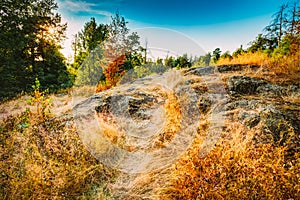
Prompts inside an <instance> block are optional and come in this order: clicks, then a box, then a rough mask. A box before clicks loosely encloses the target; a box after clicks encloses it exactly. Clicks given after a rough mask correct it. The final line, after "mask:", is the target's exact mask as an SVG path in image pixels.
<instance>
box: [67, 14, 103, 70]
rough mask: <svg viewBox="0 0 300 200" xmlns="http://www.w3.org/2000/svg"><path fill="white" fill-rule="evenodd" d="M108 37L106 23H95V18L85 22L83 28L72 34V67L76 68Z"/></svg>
mask: <svg viewBox="0 0 300 200" xmlns="http://www.w3.org/2000/svg"><path fill="white" fill-rule="evenodd" d="M107 38H108V25H106V24H99V25H98V24H97V22H96V20H95V18H91V20H90V21H89V22H87V23H85V25H84V28H83V30H81V31H80V32H78V33H77V34H76V35H75V36H74V41H73V42H72V47H73V51H74V63H73V67H74V68H75V69H78V68H79V67H80V66H81V65H82V64H83V61H84V60H85V59H86V57H87V56H88V55H90V54H91V52H92V51H94V50H95V49H96V48H97V47H98V48H99V45H100V44H102V43H103V42H104V41H105V40H106V39H107Z"/></svg>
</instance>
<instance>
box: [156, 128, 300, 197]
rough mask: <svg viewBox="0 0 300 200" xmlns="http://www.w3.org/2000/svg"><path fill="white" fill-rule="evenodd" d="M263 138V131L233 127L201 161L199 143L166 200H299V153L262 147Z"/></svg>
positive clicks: (267, 145) (178, 169)
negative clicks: (261, 137)
mask: <svg viewBox="0 0 300 200" xmlns="http://www.w3.org/2000/svg"><path fill="white" fill-rule="evenodd" d="M291 134H293V133H291ZM258 135H259V134H258V133H257V130H256V131H255V130H253V131H250V130H249V129H247V128H246V127H244V126H243V125H241V124H238V123H232V124H231V125H230V126H229V129H228V133H227V135H223V137H222V139H221V140H220V141H219V142H218V144H217V145H216V147H215V148H214V149H213V151H211V152H210V153H209V154H208V155H207V156H206V157H205V158H199V153H200V152H201V149H199V148H198V147H197V146H195V145H193V146H192V147H191V149H190V151H189V152H188V154H187V155H186V156H184V157H183V158H181V159H180V160H179V161H178V162H177V163H176V167H175V170H173V171H172V172H171V174H170V175H169V180H170V181H169V183H168V184H167V186H166V188H164V189H163V190H164V192H163V193H162V198H163V199H297V197H299V195H300V185H299V180H300V159H299V155H298V154H295V155H294V156H293V158H290V157H289V158H288V157H287V155H288V154H289V152H288V151H289V150H288V149H287V148H286V147H283V146H279V145H276V144H272V143H256V142H254V138H256V137H258ZM290 142H291V141H290Z"/></svg>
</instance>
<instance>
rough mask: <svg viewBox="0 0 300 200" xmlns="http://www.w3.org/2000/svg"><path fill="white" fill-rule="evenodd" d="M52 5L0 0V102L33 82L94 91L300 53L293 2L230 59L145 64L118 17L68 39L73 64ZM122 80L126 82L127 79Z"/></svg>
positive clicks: (50, 0)
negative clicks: (225, 62) (174, 72)
mask: <svg viewBox="0 0 300 200" xmlns="http://www.w3.org/2000/svg"><path fill="white" fill-rule="evenodd" d="M57 8H58V7H57V4H56V3H55V0H30V1H19V0H2V1H1V3H0V14H1V15H0V61H1V62H0V82H1V90H0V100H3V99H5V98H7V97H13V96H16V95H17V94H20V93H22V92H30V91H32V89H33V88H32V84H33V83H34V82H35V80H36V78H37V79H38V80H39V82H40V84H41V87H44V88H41V89H46V88H47V89H49V91H50V92H55V91H57V90H59V89H62V88H66V87H70V86H72V85H74V84H75V85H78V86H80V85H97V91H102V90H105V89H108V88H111V87H113V86H115V85H116V84H117V83H118V82H120V81H121V79H122V78H123V76H124V74H129V72H130V71H131V72H130V73H131V75H132V76H133V77H139V76H144V75H149V74H151V73H152V72H162V71H164V70H166V69H167V68H176V69H181V68H185V67H192V66H207V65H211V64H215V63H218V61H219V60H220V59H224V58H225V59H229V60H230V59H232V58H234V57H238V56H240V55H243V54H244V53H245V52H257V51H262V52H264V53H266V54H268V55H273V54H280V55H288V54H294V53H295V52H299V49H300V20H299V19H300V9H299V5H298V4H297V2H296V1H295V2H291V3H288V4H284V5H282V6H281V7H280V8H279V10H278V12H276V13H275V14H274V15H273V20H272V21H271V23H270V24H269V25H268V26H267V27H266V28H265V29H264V30H263V33H262V34H259V35H258V36H257V37H256V39H255V40H254V41H252V42H251V43H250V44H249V45H250V46H249V47H248V48H247V49H243V47H242V46H241V47H240V48H238V49H237V50H236V51H235V52H233V53H232V54H231V53H230V52H228V51H226V52H224V53H222V51H221V49H220V48H216V49H215V50H214V51H213V52H212V53H211V52H208V53H207V54H205V55H202V56H198V57H197V56H196V57H194V58H192V57H188V55H187V54H184V55H181V56H178V57H173V56H167V57H166V58H165V59H162V58H158V59H157V60H153V61H151V60H147V58H146V53H147V47H146V48H144V47H142V46H141V45H140V41H139V39H140V37H139V36H138V34H137V33H136V32H131V31H130V30H129V29H128V27H127V24H128V22H127V21H126V20H125V18H124V17H122V16H121V15H120V14H119V13H118V12H117V13H116V14H115V15H114V16H112V17H111V22H110V23H109V24H103V23H102V24H98V23H97V22H96V20H95V18H91V19H90V21H88V22H86V23H85V25H84V27H83V29H82V30H81V31H79V32H78V33H77V34H76V35H75V36H74V39H73V43H72V48H73V51H74V58H73V63H71V64H67V63H66V62H65V58H64V56H63V55H62V54H61V53H60V51H59V50H60V49H61V42H62V41H63V40H64V39H65V31H66V28H67V24H63V23H62V22H61V16H60V15H59V14H57V13H56V12H55V11H56V10H57ZM127 79H128V80H131V78H129V77H127Z"/></svg>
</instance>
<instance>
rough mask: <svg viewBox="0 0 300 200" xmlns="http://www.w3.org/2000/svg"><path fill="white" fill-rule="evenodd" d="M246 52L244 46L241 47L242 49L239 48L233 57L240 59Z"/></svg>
mask: <svg viewBox="0 0 300 200" xmlns="http://www.w3.org/2000/svg"><path fill="white" fill-rule="evenodd" d="M244 52H245V50H244V49H243V45H241V46H240V48H238V49H237V50H235V51H234V52H233V53H232V56H233V57H238V56H239V55H241V54H243V53H244Z"/></svg>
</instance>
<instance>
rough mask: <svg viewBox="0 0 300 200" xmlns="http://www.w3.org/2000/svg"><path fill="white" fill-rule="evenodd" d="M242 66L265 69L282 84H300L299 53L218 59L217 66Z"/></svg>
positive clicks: (259, 52)
mask: <svg viewBox="0 0 300 200" xmlns="http://www.w3.org/2000/svg"><path fill="white" fill-rule="evenodd" d="M227 64H243V65H257V66H262V67H265V69H267V70H268V71H269V73H270V74H272V75H273V74H274V75H275V77H274V78H275V79H278V80H280V81H282V82H290V83H295V84H299V83H300V51H299V50H298V51H296V52H294V53H293V54H290V55H280V54H276V53H273V54H271V55H268V54H267V53H264V52H261V51H257V52H245V53H243V54H241V55H238V56H237V57H233V58H232V59H231V58H220V60H219V61H218V62H217V65H227Z"/></svg>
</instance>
